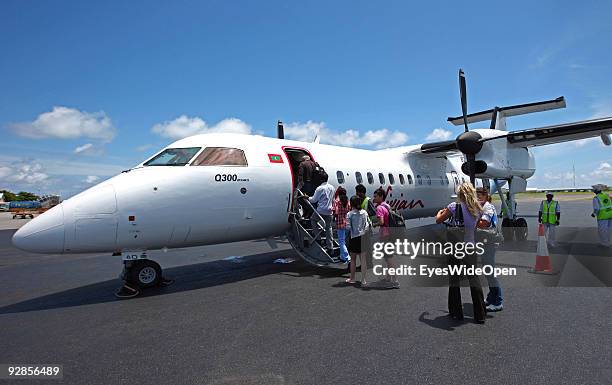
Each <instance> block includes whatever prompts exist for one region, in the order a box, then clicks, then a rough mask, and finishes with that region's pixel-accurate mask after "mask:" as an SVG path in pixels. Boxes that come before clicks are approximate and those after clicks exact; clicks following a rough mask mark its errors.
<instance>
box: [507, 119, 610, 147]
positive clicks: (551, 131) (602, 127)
mask: <svg viewBox="0 0 612 385" xmlns="http://www.w3.org/2000/svg"><path fill="white" fill-rule="evenodd" d="M610 133H612V117H609V118H603V119H593V120H583V121H581V122H574V123H565V124H557V125H554V126H546V127H540V128H531V129H528V130H520V131H513V132H509V133H508V135H506V138H507V139H508V142H510V143H512V144H519V145H521V146H524V147H533V146H543V145H546V144H554V143H561V142H568V141H571V140H579V139H586V138H591V137H596V136H601V137H602V140H603V142H604V143H605V144H606V145H610V138H609V136H608V135H610Z"/></svg>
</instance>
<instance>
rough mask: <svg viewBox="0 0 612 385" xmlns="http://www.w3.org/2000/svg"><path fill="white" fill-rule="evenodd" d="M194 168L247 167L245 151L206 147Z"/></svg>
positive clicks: (194, 163) (194, 162)
mask: <svg viewBox="0 0 612 385" xmlns="http://www.w3.org/2000/svg"><path fill="white" fill-rule="evenodd" d="M191 165H192V166H243V167H246V166H247V160H246V157H245V156H244V151H242V150H240V149H238V148H229V147H206V148H205V149H204V151H202V153H201V154H200V155H198V157H197V158H196V160H194V161H193V163H192V164H191Z"/></svg>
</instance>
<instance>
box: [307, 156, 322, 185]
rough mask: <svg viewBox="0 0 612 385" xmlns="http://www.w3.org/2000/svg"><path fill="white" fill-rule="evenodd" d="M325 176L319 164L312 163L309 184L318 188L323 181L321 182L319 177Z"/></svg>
mask: <svg viewBox="0 0 612 385" xmlns="http://www.w3.org/2000/svg"><path fill="white" fill-rule="evenodd" d="M323 174H325V169H324V168H323V167H321V166H320V165H319V163H317V162H314V167H313V169H312V178H311V179H310V182H311V183H312V184H313V186H315V187H316V186H319V185H320V184H321V183H323V181H322V180H321V176H322V175H323Z"/></svg>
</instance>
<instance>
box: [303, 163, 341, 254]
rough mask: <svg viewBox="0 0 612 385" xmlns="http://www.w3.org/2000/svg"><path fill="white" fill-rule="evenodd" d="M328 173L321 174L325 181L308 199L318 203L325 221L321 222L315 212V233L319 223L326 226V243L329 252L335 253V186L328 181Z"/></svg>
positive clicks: (312, 218)
mask: <svg viewBox="0 0 612 385" xmlns="http://www.w3.org/2000/svg"><path fill="white" fill-rule="evenodd" d="M328 178H329V177H328V175H327V173H323V174H322V175H321V180H322V181H323V183H321V184H320V185H319V187H317V189H316V190H315V192H314V195H313V196H312V197H310V198H308V200H309V201H310V203H312V204H313V205H314V204H316V205H317V208H316V211H317V213H318V214H319V215H320V216H321V218H322V219H323V221H324V223H322V222H321V220H320V219H319V217H318V216H317V215H315V214H313V215H312V216H311V218H310V220H311V222H312V228H313V233H314V234H316V230H315V229H317V224H318V223H320V224H321V225H323V226H324V228H325V243H326V245H327V252H328V253H333V248H334V243H333V237H332V204H333V200H334V190H335V189H334V186H332V185H331V184H329V183H327V180H328Z"/></svg>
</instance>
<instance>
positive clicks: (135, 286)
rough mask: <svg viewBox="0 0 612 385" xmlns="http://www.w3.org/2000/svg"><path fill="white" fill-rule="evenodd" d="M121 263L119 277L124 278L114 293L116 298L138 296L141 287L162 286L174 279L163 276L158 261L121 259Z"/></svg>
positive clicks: (169, 283) (172, 281)
mask: <svg viewBox="0 0 612 385" xmlns="http://www.w3.org/2000/svg"><path fill="white" fill-rule="evenodd" d="M123 265H124V266H123V272H122V273H121V279H123V280H124V284H123V286H122V287H121V288H120V289H119V290H118V291H117V292H116V293H115V296H116V297H117V298H133V297H136V296H138V295H139V294H140V292H141V290H142V289H146V288H149V287H154V286H161V287H164V286H168V285H171V284H173V283H174V280H172V279H168V278H164V277H163V276H162V268H161V266H160V265H159V263H157V262H155V261H152V260H150V259H137V260H134V261H123Z"/></svg>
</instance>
